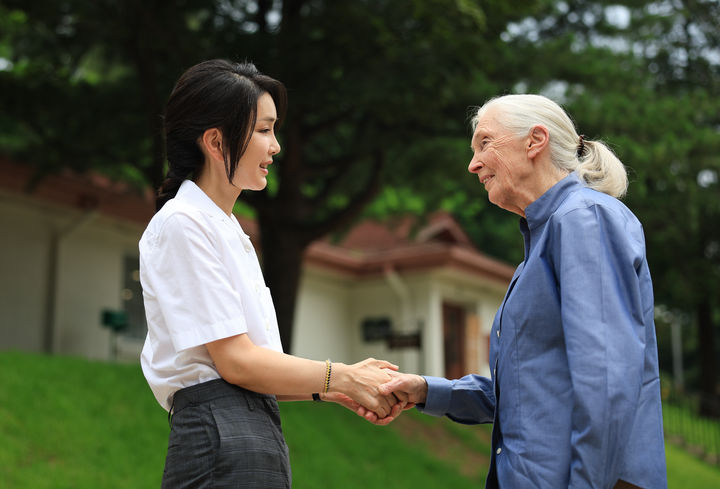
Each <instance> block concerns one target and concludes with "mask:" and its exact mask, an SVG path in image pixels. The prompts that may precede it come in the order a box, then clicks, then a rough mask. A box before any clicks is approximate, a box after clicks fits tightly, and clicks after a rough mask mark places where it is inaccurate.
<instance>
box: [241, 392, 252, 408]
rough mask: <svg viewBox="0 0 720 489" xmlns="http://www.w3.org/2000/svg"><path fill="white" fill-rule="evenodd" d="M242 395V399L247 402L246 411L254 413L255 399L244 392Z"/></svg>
mask: <svg viewBox="0 0 720 489" xmlns="http://www.w3.org/2000/svg"><path fill="white" fill-rule="evenodd" d="M243 394H244V395H243V397H244V398H245V400H246V401H247V405H248V409H249V410H250V411H255V399H254V398H253V396H252V395H250V393H249V392H244V393H243Z"/></svg>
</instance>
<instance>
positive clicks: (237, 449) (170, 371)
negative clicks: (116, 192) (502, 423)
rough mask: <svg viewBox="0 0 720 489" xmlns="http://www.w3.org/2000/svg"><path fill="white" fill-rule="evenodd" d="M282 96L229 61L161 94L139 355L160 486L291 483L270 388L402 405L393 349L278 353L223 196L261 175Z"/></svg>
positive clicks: (261, 291) (296, 396)
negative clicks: (162, 445)
mask: <svg viewBox="0 0 720 489" xmlns="http://www.w3.org/2000/svg"><path fill="white" fill-rule="evenodd" d="M285 107H286V93H285V88H284V86H283V85H282V84H281V83H280V82H278V81H277V80H274V79H272V78H270V77H268V76H265V75H263V74H261V73H259V72H258V70H257V69H256V68H255V66H253V65H252V64H250V63H243V64H237V63H231V62H228V61H224V60H212V61H206V62H203V63H200V64H198V65H196V66H193V67H192V68H190V69H188V70H187V71H186V72H185V73H184V74H183V75H182V76H181V77H180V79H179V81H178V82H177V84H176V86H175V88H174V89H173V91H172V93H171V95H170V98H169V100H168V103H167V107H166V111H165V137H166V148H167V160H168V164H169V168H168V174H167V179H166V180H165V182H164V183H163V185H162V187H161V188H160V191H159V194H158V198H157V209H158V210H157V213H156V214H155V216H154V217H153V219H152V220H151V221H150V223H149V225H148V227H147V229H146V230H145V233H144V234H143V237H142V239H141V240H140V279H141V283H142V286H143V295H144V301H145V310H146V315H147V321H148V335H147V339H146V341H145V346H144V348H143V352H142V357H141V364H142V368H143V372H144V374H145V377H146V379H147V381H148V384H149V385H150V387H151V389H152V391H153V393H154V394H155V397H156V399H157V400H158V402H159V403H160V404H161V405H162V406H163V407H164V408H165V409H166V410H167V411H168V412H169V413H170V416H171V417H170V419H171V430H170V438H169V445H168V453H167V458H166V462H165V471H164V474H163V482H162V487H166V488H172V489H179V488H190V487H192V488H209V487H237V488H241V487H242V488H244V487H273V488H277V487H290V485H291V472H290V466H289V461H288V450H287V445H286V444H285V440H284V438H283V434H282V430H281V426H280V418H279V411H278V407H277V402H276V401H277V400H278V399H279V400H310V399H315V400H327V401H334V402H337V403H339V404H341V405H344V406H345V407H348V408H349V409H352V410H354V411H356V412H361V411H359V410H360V406H362V407H364V408H365V409H367V410H370V411H373V412H375V413H377V416H378V417H380V418H383V417H385V416H387V415H393V414H397V412H398V411H399V409H400V407H399V406H398V405H397V400H396V399H395V397H394V396H393V395H386V396H382V395H380V394H379V393H378V389H377V386H378V385H379V384H382V383H383V382H386V381H387V380H389V379H390V375H389V373H388V371H389V370H396V369H397V367H396V366H394V365H392V364H390V363H388V362H384V361H378V360H374V359H367V360H365V361H363V362H360V363H357V364H354V365H345V364H342V363H331V362H330V360H326V361H324V362H320V361H312V360H307V359H303V358H298V357H294V356H291V355H287V354H284V353H283V352H282V345H281V343H280V337H279V333H278V327H277V320H276V317H275V312H274V307H273V304H272V299H271V297H270V292H269V290H268V288H267V287H266V286H265V283H264V280H263V277H262V272H261V269H260V265H259V263H258V259H257V256H256V255H255V252H254V249H253V246H252V244H251V243H250V240H249V238H248V236H247V235H246V234H245V233H244V232H243V230H242V228H241V226H240V224H239V223H238V221H237V220H236V219H235V217H234V216H233V214H232V209H233V205H234V204H235V202H236V200H237V198H238V196H239V195H240V192H241V191H242V190H262V189H263V188H265V186H266V184H267V181H266V176H267V174H268V171H269V170H268V167H269V166H270V165H271V164H272V158H273V156H274V155H276V154H277V153H278V152H279V151H280V145H279V144H278V142H277V139H276V138H275V132H274V131H275V124H276V123H277V121H278V120H279V119H280V118H282V116H283V115H284V112H285ZM311 393H315V394H311ZM362 412H364V411H362Z"/></svg>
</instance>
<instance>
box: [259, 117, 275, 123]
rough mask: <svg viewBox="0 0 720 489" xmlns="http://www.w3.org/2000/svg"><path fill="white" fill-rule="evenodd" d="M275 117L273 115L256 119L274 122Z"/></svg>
mask: <svg viewBox="0 0 720 489" xmlns="http://www.w3.org/2000/svg"><path fill="white" fill-rule="evenodd" d="M276 120H277V118H275V117H261V118H259V119H258V120H257V122H275V121H276Z"/></svg>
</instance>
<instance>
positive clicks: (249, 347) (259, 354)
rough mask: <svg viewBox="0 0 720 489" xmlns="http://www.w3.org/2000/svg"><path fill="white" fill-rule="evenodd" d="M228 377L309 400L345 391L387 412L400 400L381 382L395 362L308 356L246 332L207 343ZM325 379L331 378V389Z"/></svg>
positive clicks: (250, 387)
mask: <svg viewBox="0 0 720 489" xmlns="http://www.w3.org/2000/svg"><path fill="white" fill-rule="evenodd" d="M206 346H207V349H208V352H209V353H210V356H211V357H212V359H213V361H214V362H215V366H216V367H217V369H218V372H219V373H220V375H221V376H222V378H223V379H225V380H226V381H228V382H230V383H231V384H236V385H239V386H241V387H244V388H245V389H248V390H252V391H255V392H262V393H266V394H275V395H277V396H280V399H285V400H302V399H309V398H310V395H311V393H313V392H318V393H324V392H325V391H327V392H328V393H333V394H334V395H335V396H337V395H340V394H344V395H346V396H347V397H348V398H350V399H352V400H353V401H355V402H357V403H359V404H360V405H362V406H363V407H365V408H367V409H370V410H372V411H375V412H376V413H378V415H380V417H384V416H386V415H387V414H389V413H390V411H391V408H392V406H393V405H394V404H395V403H396V402H397V400H396V399H395V396H393V395H392V394H390V395H381V394H380V393H379V391H378V386H379V385H380V384H382V383H384V382H387V381H388V380H390V374H389V373H388V369H391V370H397V366H395V365H392V364H391V363H388V362H385V361H382V360H374V359H372V358H369V359H367V360H364V361H362V362H359V363H357V364H354V365H345V364H344V363H332V364H331V365H330V366H331V369H330V371H329V373H330V375H329V376H328V364H327V363H326V362H322V361H314V360H307V359H305V358H299V357H295V356H292V355H286V354H285V353H280V352H277V351H273V350H269V349H267V348H262V347H259V346H256V345H255V344H253V342H252V341H251V340H250V338H249V337H248V335H247V334H241V335H237V336H233V337H230V338H224V339H222V340H218V341H214V342H211V343H207V344H206ZM326 379H329V383H328V385H327V388H326V385H325V383H326Z"/></svg>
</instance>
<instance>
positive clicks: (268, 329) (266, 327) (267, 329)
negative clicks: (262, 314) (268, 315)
mask: <svg viewBox="0 0 720 489" xmlns="http://www.w3.org/2000/svg"><path fill="white" fill-rule="evenodd" d="M265 331H270V321H268V320H267V319H266V320H265Z"/></svg>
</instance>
